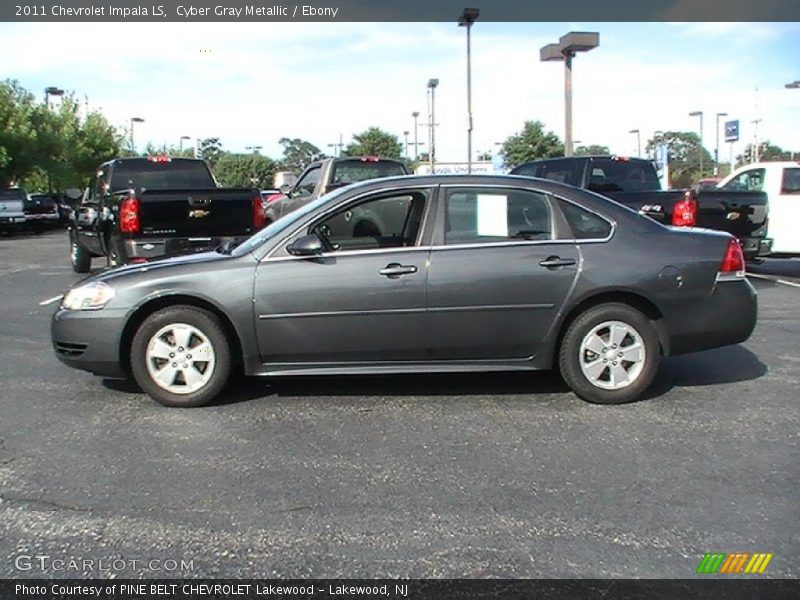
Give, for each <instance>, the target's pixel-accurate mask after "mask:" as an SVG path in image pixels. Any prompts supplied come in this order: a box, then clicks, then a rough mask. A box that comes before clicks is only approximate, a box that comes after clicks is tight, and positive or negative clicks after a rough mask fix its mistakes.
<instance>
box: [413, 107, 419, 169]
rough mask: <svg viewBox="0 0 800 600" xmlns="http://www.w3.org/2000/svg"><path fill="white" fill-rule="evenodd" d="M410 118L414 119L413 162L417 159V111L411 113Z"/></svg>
mask: <svg viewBox="0 0 800 600" xmlns="http://www.w3.org/2000/svg"><path fill="white" fill-rule="evenodd" d="M411 116H412V117H413V118H414V160H417V159H418V158H419V138H418V132H419V128H418V125H417V119H418V118H419V111H418V110H415V111H414V112H412V113H411Z"/></svg>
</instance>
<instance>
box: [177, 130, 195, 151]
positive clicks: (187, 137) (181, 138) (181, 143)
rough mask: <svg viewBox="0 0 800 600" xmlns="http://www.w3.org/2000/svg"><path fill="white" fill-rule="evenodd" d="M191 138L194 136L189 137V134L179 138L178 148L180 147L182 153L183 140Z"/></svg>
mask: <svg viewBox="0 0 800 600" xmlns="http://www.w3.org/2000/svg"><path fill="white" fill-rule="evenodd" d="M190 139H192V138H191V137H189V136H188V135H182V136H181V137H180V140H178V149H179V151H180V153H181V154H183V140H190Z"/></svg>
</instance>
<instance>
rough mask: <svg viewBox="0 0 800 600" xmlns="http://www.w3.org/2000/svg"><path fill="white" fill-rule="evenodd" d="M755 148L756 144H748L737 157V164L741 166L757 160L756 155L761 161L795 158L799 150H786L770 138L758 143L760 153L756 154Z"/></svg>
mask: <svg viewBox="0 0 800 600" xmlns="http://www.w3.org/2000/svg"><path fill="white" fill-rule="evenodd" d="M754 150H755V145H754V144H747V146H745V147H744V150H743V151H742V153H741V154H740V155H739V156H737V157H736V166H737V167H741V166H742V165H746V164H749V163H751V162H755V160H756V157H757V158H758V160H759V161H760V162H769V161H775V160H794V155H795V154H797V152H791V151H789V150H784V149H783V148H781V147H780V146H775V145H774V144H771V143H770V142H769V140H765V141H763V142H761V143H760V144H759V145H758V155H755V152H754Z"/></svg>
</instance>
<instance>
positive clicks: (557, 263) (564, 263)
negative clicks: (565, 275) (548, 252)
mask: <svg viewBox="0 0 800 600" xmlns="http://www.w3.org/2000/svg"><path fill="white" fill-rule="evenodd" d="M574 264H575V259H574V258H561V257H560V256H548V257H547V258H545V259H544V260H542V261H539V265H540V266H542V267H547V268H548V269H552V268H554V267H569V266H570V265H574Z"/></svg>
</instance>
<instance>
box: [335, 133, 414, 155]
mask: <svg viewBox="0 0 800 600" xmlns="http://www.w3.org/2000/svg"><path fill="white" fill-rule="evenodd" d="M353 140H354V141H353V143H351V144H349V145H348V146H347V147H346V148H345V149H344V152H343V153H342V154H343V155H344V156H383V157H385V158H400V157H401V156H402V155H403V145H402V144H401V143H400V140H399V139H397V136H396V135H392V134H391V133H387V132H386V131H383V130H382V129H380V128H378V127H370V128H369V129H367V130H366V131H362V132H361V133H359V134H356V135H354V136H353Z"/></svg>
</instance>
